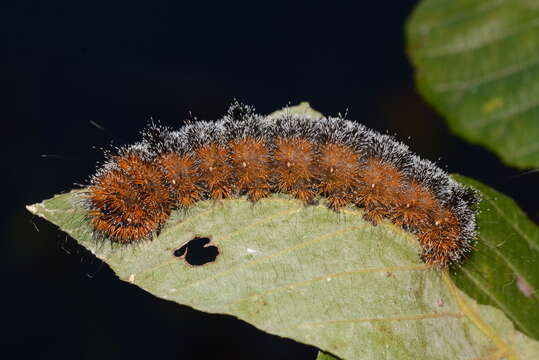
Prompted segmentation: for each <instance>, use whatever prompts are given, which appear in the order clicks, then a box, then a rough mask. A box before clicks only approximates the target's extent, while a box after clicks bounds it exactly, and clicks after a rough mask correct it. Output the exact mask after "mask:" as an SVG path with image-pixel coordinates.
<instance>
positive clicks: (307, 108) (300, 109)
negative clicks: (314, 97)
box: [268, 101, 324, 119]
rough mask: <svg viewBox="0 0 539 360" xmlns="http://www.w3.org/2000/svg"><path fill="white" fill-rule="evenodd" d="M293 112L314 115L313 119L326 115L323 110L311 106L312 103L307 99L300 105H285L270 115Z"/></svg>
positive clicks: (275, 115)
mask: <svg viewBox="0 0 539 360" xmlns="http://www.w3.org/2000/svg"><path fill="white" fill-rule="evenodd" d="M286 113H291V114H297V115H308V116H310V117H312V118H313V119H319V118H321V117H324V115H322V113H321V112H319V111H317V110H315V109H313V108H312V107H311V104H309V102H307V101H302V102H301V103H299V104H298V105H294V106H289V107H285V108H283V109H281V110H277V111H274V112H272V113H271V114H269V115H268V116H270V117H277V116H281V115H282V114H286Z"/></svg>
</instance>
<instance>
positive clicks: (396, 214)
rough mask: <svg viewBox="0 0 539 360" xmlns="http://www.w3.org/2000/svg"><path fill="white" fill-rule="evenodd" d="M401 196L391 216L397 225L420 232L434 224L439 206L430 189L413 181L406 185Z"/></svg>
mask: <svg viewBox="0 0 539 360" xmlns="http://www.w3.org/2000/svg"><path fill="white" fill-rule="evenodd" d="M400 195H401V196H400V199H399V202H398V203H397V204H396V206H395V208H394V209H393V211H392V214H391V220H392V221H393V222H394V223H395V224H396V225H399V226H402V227H404V228H405V229H410V230H413V231H418V230H419V229H421V228H424V227H426V226H429V224H432V223H433V221H432V217H433V215H434V213H435V212H436V211H438V207H439V205H438V202H437V201H436V199H435V198H434V195H433V194H432V192H431V191H430V190H429V189H428V188H426V187H425V186H423V185H421V184H419V183H418V182H417V181H414V180H412V181H410V182H406V183H405V186H404V189H403V191H402V192H401V194H400Z"/></svg>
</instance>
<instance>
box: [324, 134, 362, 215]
mask: <svg viewBox="0 0 539 360" xmlns="http://www.w3.org/2000/svg"><path fill="white" fill-rule="evenodd" d="M359 170H360V169H359V154H357V153H356V152H355V151H354V150H353V149H351V148H350V147H348V146H344V145H340V144H334V143H327V144H325V145H323V146H321V148H320V157H319V162H318V169H317V178H318V180H319V182H320V183H319V185H318V186H319V191H320V193H321V194H323V195H325V196H326V197H327V199H328V205H329V207H330V208H331V209H334V210H338V209H340V208H342V207H344V206H346V205H348V204H349V203H351V202H352V200H353V192H354V191H355V190H356V189H357V186H358V180H359Z"/></svg>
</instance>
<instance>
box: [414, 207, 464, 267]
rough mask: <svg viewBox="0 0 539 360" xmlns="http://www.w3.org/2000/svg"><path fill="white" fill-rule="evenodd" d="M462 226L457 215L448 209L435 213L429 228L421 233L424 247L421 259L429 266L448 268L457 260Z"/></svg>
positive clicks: (440, 209) (423, 229) (420, 240)
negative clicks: (453, 255) (452, 256)
mask: <svg viewBox="0 0 539 360" xmlns="http://www.w3.org/2000/svg"><path fill="white" fill-rule="evenodd" d="M459 234H460V225H459V221H458V219H457V217H456V216H455V214H454V213H453V212H452V211H451V210H449V209H447V208H443V207H442V208H439V209H438V211H436V212H435V214H434V216H433V219H432V220H431V223H430V224H429V226H425V227H423V228H421V229H420V231H419V243H420V244H421V245H422V249H423V250H422V254H421V258H422V259H423V261H425V262H426V263H427V264H433V265H438V266H447V265H449V263H451V262H452V261H454V260H455V259H453V258H451V254H456V253H457V251H458V249H459V248H460V244H459Z"/></svg>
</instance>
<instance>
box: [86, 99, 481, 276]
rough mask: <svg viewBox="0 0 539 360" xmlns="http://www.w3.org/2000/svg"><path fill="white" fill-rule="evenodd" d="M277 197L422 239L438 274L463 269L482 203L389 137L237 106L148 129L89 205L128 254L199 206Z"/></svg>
mask: <svg viewBox="0 0 539 360" xmlns="http://www.w3.org/2000/svg"><path fill="white" fill-rule="evenodd" d="M274 192H279V193H285V194H289V195H291V196H293V197H295V198H297V199H299V200H301V201H302V202H303V203H304V204H305V205H306V206H308V205H309V204H312V203H313V202H314V201H315V199H316V198H317V197H319V196H323V197H325V198H326V199H327V201H326V203H327V206H328V207H329V208H330V209H332V210H335V211H339V210H340V209H342V208H343V207H345V206H355V207H358V208H360V209H363V211H364V215H363V216H364V218H365V219H366V220H368V221H370V222H372V224H373V225H376V224H377V223H379V222H380V221H382V220H384V219H387V220H389V221H391V222H392V223H394V224H395V225H397V226H400V227H402V228H403V229H405V230H407V231H409V232H411V233H413V234H415V235H416V236H417V238H418V240H419V243H420V245H421V254H420V257H421V259H422V260H423V261H424V262H425V263H427V264H431V265H434V266H437V267H441V268H444V267H448V266H450V265H452V264H454V263H459V262H461V261H462V260H463V259H464V258H465V256H466V254H467V253H469V252H470V250H471V249H472V248H473V245H474V242H475V240H476V223H475V210H474V209H475V207H474V205H475V204H476V203H477V202H478V201H479V195H478V193H477V192H476V191H475V190H473V189H471V188H468V187H465V186H463V185H460V184H458V183H457V182H455V181H454V180H452V179H451V178H450V177H449V176H448V174H447V173H446V172H444V171H443V170H442V169H440V168H439V167H438V166H436V165H435V164H434V163H433V162H431V161H429V160H425V159H421V158H420V157H419V156H417V155H415V154H413V153H412V152H411V151H410V150H409V148H408V146H406V145H405V144H403V143H401V142H398V141H397V140H395V139H394V138H393V137H392V136H389V135H383V134H380V133H378V132H376V131H373V130H369V129H367V128H366V127H365V126H363V125H361V124H359V123H357V122H353V121H349V120H345V119H342V118H340V117H320V118H315V117H311V116H309V115H297V114H292V113H290V112H286V111H284V112H282V113H280V114H278V115H271V116H264V115H259V114H256V113H255V111H254V109H253V108H252V107H250V106H247V105H242V104H239V103H235V104H233V105H231V107H230V108H229V110H228V112H227V114H226V115H225V116H224V117H222V118H221V119H219V120H216V121H194V122H188V123H187V124H185V125H184V126H182V127H181V128H180V129H178V130H175V129H172V128H170V127H167V126H163V125H160V124H157V123H152V124H150V125H149V126H148V127H147V128H146V129H145V130H144V131H143V132H142V140H141V141H140V142H138V143H135V144H133V145H129V146H125V147H121V148H118V149H116V150H115V151H114V152H112V153H109V154H108V156H107V160H106V161H105V163H104V164H103V165H102V166H101V167H100V168H99V169H98V170H97V172H96V173H95V175H93V176H92V178H91V179H90V186H89V187H88V188H87V191H86V193H85V200H84V202H85V206H86V208H87V210H88V215H87V217H88V221H89V223H90V224H91V225H92V226H93V229H94V232H95V233H97V234H99V235H100V236H102V237H105V238H108V239H110V240H111V241H113V242H118V243H124V244H127V243H132V242H138V241H142V240H148V239H151V238H152V237H153V235H154V234H156V233H157V232H159V231H160V229H161V227H162V226H163V225H164V224H165V222H166V221H167V219H168V218H169V216H170V214H171V212H172V211H173V210H178V209H188V208H189V207H191V206H193V205H194V204H195V203H196V202H198V201H201V200H207V199H214V200H221V199H226V198H229V197H237V196H246V197H247V198H248V199H249V200H251V201H253V202H256V201H258V200H260V199H262V198H265V197H267V196H269V195H271V193H274Z"/></svg>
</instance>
